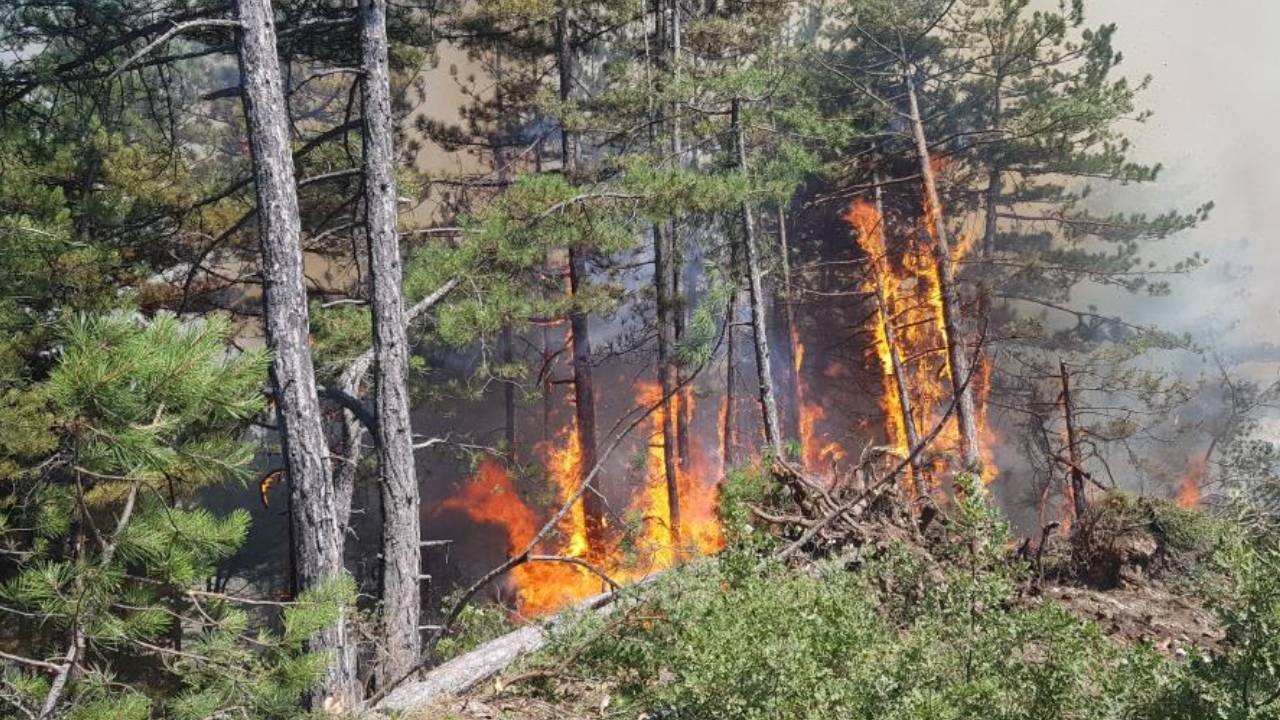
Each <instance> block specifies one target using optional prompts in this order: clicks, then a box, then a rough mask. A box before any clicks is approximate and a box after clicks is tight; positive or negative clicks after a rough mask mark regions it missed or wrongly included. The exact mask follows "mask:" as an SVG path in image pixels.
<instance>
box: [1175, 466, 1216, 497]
mask: <svg viewBox="0 0 1280 720" xmlns="http://www.w3.org/2000/svg"><path fill="white" fill-rule="evenodd" d="M1208 476H1209V463H1208V461H1207V460H1206V459H1205V458H1204V456H1198V457H1193V458H1190V459H1189V460H1188V461H1187V472H1186V474H1185V475H1183V476H1182V481H1181V482H1180V483H1179V484H1178V494H1177V496H1176V497H1175V498H1174V502H1175V503H1177V505H1178V507H1180V508H1183V509H1185V510H1195V509H1197V508H1199V507H1200V493H1201V488H1202V487H1203V486H1204V481H1205V478H1207V477H1208Z"/></svg>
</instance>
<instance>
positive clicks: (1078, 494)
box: [1058, 360, 1089, 520]
mask: <svg viewBox="0 0 1280 720" xmlns="http://www.w3.org/2000/svg"><path fill="white" fill-rule="evenodd" d="M1058 370H1059V372H1061V373H1062V414H1063V417H1064V418H1065V419H1066V425H1067V458H1068V460H1069V461H1070V463H1071V468H1070V475H1071V502H1072V507H1073V509H1074V510H1075V513H1076V519H1077V520H1078V519H1080V518H1083V517H1084V515H1085V513H1086V512H1088V510H1089V503H1088V500H1087V499H1086V498H1085V496H1084V466H1083V465H1081V459H1080V444H1079V442H1078V438H1077V437H1076V420H1075V410H1074V408H1073V407H1072V405H1071V380H1070V378H1071V376H1070V375H1069V374H1068V373H1067V363H1066V362H1065V361H1063V360H1059V361H1058Z"/></svg>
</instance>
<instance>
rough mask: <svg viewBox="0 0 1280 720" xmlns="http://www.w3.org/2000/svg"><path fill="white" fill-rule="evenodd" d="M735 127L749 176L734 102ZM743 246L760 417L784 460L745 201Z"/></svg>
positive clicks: (737, 105) (737, 100)
mask: <svg viewBox="0 0 1280 720" xmlns="http://www.w3.org/2000/svg"><path fill="white" fill-rule="evenodd" d="M731 127H732V134H733V142H734V146H735V148H734V149H735V152H736V153H737V161H738V169H739V171H741V172H742V174H743V175H746V174H747V145H746V140H745V139H744V137H743V130H742V100H741V99H740V98H736V97H735V98H734V99H733V105H732V108H731ZM742 246H743V249H744V250H745V251H746V262H747V289H748V294H749V296H750V300H751V330H752V336H753V338H754V341H755V342H754V347H755V354H756V375H757V380H758V381H759V386H760V414H761V416H762V419H763V420H764V439H765V442H766V443H767V444H768V445H769V447H770V449H772V450H773V453H774V455H775V456H776V457H782V435H781V433H780V432H779V428H778V404H777V401H776V400H775V399H774V392H773V370H772V368H771V366H770V363H769V333H768V327H767V323H766V321H765V312H764V287H763V282H762V281H761V277H760V275H761V273H760V257H759V252H758V251H757V248H756V224H755V218H754V216H753V215H752V212H751V201H750V200H749V199H746V198H744V199H743V201H742Z"/></svg>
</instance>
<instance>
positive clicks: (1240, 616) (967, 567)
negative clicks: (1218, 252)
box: [533, 475, 1280, 720]
mask: <svg viewBox="0 0 1280 720" xmlns="http://www.w3.org/2000/svg"><path fill="white" fill-rule="evenodd" d="M758 480H759V477H758V476H745V475H739V476H738V478H737V482H736V484H735V483H731V484H730V485H729V487H728V488H727V490H726V503H725V506H726V518H725V525H726V528H727V529H728V530H729V532H730V536H731V538H732V539H733V544H732V545H731V546H730V548H729V549H728V550H726V552H725V553H724V554H723V555H722V556H721V558H719V559H718V560H713V561H704V562H699V563H695V564H692V565H689V566H687V567H684V568H681V569H678V570H676V571H673V572H671V573H669V574H668V575H667V576H665V577H664V578H663V579H662V580H661V581H660V583H659V584H658V585H657V587H656V588H654V589H653V590H651V591H649V592H647V593H646V594H645V596H644V599H643V600H639V601H632V602H631V603H629V604H623V605H622V606H621V607H619V608H618V609H617V610H615V611H614V612H613V613H610V614H603V615H584V616H583V617H582V618H581V619H580V620H578V621H577V622H576V623H573V624H571V625H570V628H569V629H568V630H566V631H564V632H563V633H561V634H560V635H559V636H558V637H557V638H556V640H555V642H554V643H553V646H552V648H551V650H550V652H549V653H546V654H544V655H543V656H541V657H540V658H539V659H537V660H536V661H535V664H537V665H541V666H543V669H544V671H546V672H544V676H546V677H556V678H559V679H561V680H563V679H564V678H566V677H567V678H570V679H574V680H581V681H585V682H590V683H592V684H593V685H601V684H605V685H608V686H609V687H611V688H612V693H613V703H614V704H613V707H612V709H611V710H610V712H611V713H615V712H616V713H617V714H619V716H621V717H644V718H651V719H654V720H656V719H658V718H667V719H670V720H772V719H778V720H782V719H787V720H791V719H806V718H812V719H814V720H818V719H819V718H822V719H826V718H837V717H845V718H868V719H873V720H874V719H880V718H884V719H889V718H894V719H919V720H925V719H926V718H927V719H929V720H946V719H950V718H954V719H956V720H959V719H964V718H974V719H978V718H981V720H1005V719H1007V720H1022V719H1026V720H1045V719H1049V718H1080V719H1082V720H1083V719H1084V718H1089V719H1090V720H1099V719H1107V718H1116V719H1119V718H1126V719H1132V720H1157V719H1158V718H1159V719H1165V718H1169V719H1183V720H1193V719H1200V718H1228V719H1231V720H1237V719H1238V720H1255V719H1260V718H1276V717H1280V704H1278V703H1277V699H1278V698H1280V691H1277V689H1276V688H1278V687H1280V684H1278V682H1277V681H1280V677H1277V674H1276V672H1277V667H1280V632H1277V630H1280V565H1278V563H1277V558H1280V555H1277V553H1276V550H1275V549H1274V547H1272V546H1270V545H1268V544H1267V543H1265V542H1262V543H1260V542H1257V541H1256V540H1251V539H1249V538H1244V537H1243V536H1237V537H1236V539H1235V540H1234V541H1231V542H1223V543H1220V548H1219V551H1218V552H1217V554H1216V555H1215V556H1214V562H1215V563H1216V564H1217V566H1218V570H1219V572H1218V573H1216V574H1215V577H1217V578H1219V583H1220V587H1217V588H1216V590H1215V593H1216V598H1215V604H1214V607H1215V609H1216V610H1217V611H1218V612H1219V615H1220V616H1221V617H1222V620H1223V623H1224V626H1225V627H1226V629H1227V640H1226V642H1225V643H1224V645H1223V646H1222V647H1221V648H1220V649H1219V650H1218V651H1217V652H1216V654H1210V653H1209V652H1208V651H1206V650H1203V649H1200V648H1195V647H1190V648H1187V650H1188V654H1187V658H1186V659H1175V658H1168V657H1165V656H1162V655H1161V654H1160V653H1158V652H1156V650H1155V649H1153V648H1152V647H1150V646H1148V645H1145V644H1137V645H1130V646H1125V645H1122V644H1120V643H1118V642H1116V641H1113V640H1112V639H1111V638H1109V637H1107V636H1106V635H1105V634H1104V633H1103V632H1102V631H1101V630H1100V629H1099V628H1098V627H1097V626H1096V625H1094V624H1093V623H1091V622H1089V621H1087V620H1084V619H1081V618H1080V617H1078V616H1076V615H1074V614H1073V613H1071V612H1070V611H1069V610H1068V609H1066V608H1065V607H1063V606H1061V605H1058V604H1055V603H1052V602H1047V603H1042V604H1039V605H1036V606H1028V605H1027V604H1025V603H1019V602H1017V593H1018V589H1019V587H1020V586H1021V585H1022V583H1023V581H1024V580H1025V579H1026V573H1027V569H1026V568H1025V567H1023V566H1021V565H1020V564H1017V563H1011V562H1010V560H1009V557H1010V553H1009V546H1010V543H1009V538H1008V530H1007V527H1006V526H1005V525H1004V523H1003V522H1001V521H1000V520H999V519H998V517H997V516H996V514H995V513H994V511H992V510H991V509H990V507H989V506H988V504H987V502H986V500H985V497H984V494H983V493H982V492H981V491H978V490H976V489H975V487H974V485H973V484H972V483H970V484H969V485H968V488H969V490H970V492H969V494H968V499H967V500H962V501H959V502H957V503H955V504H954V505H953V506H952V508H951V516H952V523H951V524H950V525H949V526H948V533H949V537H948V538H947V543H946V545H945V547H946V548H948V550H947V552H945V553H944V554H945V555H946V557H943V558H938V557H933V556H927V555H925V554H923V553H921V552H918V550H916V549H913V548H910V547H906V546H892V547H889V548H887V549H885V550H884V551H883V552H880V553H878V554H877V555H876V556H875V557H874V558H872V559H870V560H868V561H866V562H863V563H860V564H859V566H858V567H857V568H856V569H853V570H850V569H849V568H846V567H843V566H841V565H839V564H835V563H827V564H819V565H809V566H806V567H799V568H797V567H787V566H783V565H782V564H779V563H777V562H774V561H772V560H769V559H768V554H767V553H765V552H762V551H761V548H762V546H763V545H765V544H767V542H766V541H765V540H764V539H763V538H762V537H761V535H762V534H763V533H762V532H761V531H758V530H755V529H753V528H752V526H751V523H750V520H749V515H748V514H747V513H745V512H743V508H745V507H746V505H745V503H747V502H756V501H759V500H761V499H763V498H764V495H763V494H764V493H767V492H768V489H767V487H766V486H765V485H764V484H762V483H760V482H758ZM1147 510H1149V509H1147ZM1157 511H1158V512H1161V513H1163V512H1164V511H1165V509H1164V508H1159V509H1158V510H1157ZM1144 512H1146V510H1144ZM735 513H736V514H735ZM1170 518H1172V520H1171V519H1170ZM1197 523H1198V521H1197V520H1195V519H1194V518H1191V517H1190V516H1187V515H1181V514H1176V515H1172V516H1168V517H1164V518H1163V519H1162V520H1161V524H1162V525H1165V526H1168V527H1170V528H1173V527H1174V526H1175V525H1176V530H1174V531H1175V532H1177V533H1179V534H1182V533H1183V532H1185V533H1186V536H1185V537H1181V538H1180V539H1182V540H1186V541H1187V542H1191V539H1193V538H1192V537H1191V536H1195V535H1197V532H1198V531H1200V530H1203V528H1202V527H1200V526H1199V525H1198V524H1197ZM1197 542H1198V541H1197ZM935 554H936V553H935ZM535 674H536V673H535ZM555 687H564V685H563V684H557V685H552V684H543V685H541V686H538V685H536V684H535V686H534V690H533V691H534V692H543V693H554V692H555Z"/></svg>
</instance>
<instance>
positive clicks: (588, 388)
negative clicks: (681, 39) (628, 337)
mask: <svg viewBox="0 0 1280 720" xmlns="http://www.w3.org/2000/svg"><path fill="white" fill-rule="evenodd" d="M572 22H573V17H572V13H571V12H570V9H569V5H568V3H567V2H565V1H563V0H562V2H561V3H560V6H559V8H558V10H557V13H556V69H557V71H558V72H559V80H560V101H561V102H562V103H565V102H568V101H569V98H570V96H571V95H572V90H573V64H574V51H573V37H572ZM560 163H561V171H562V172H563V173H564V176H565V178H566V179H568V180H569V182H571V183H572V182H574V180H575V179H576V178H577V175H578V137H577V133H575V132H573V131H571V130H570V129H569V128H567V127H564V126H561V129H560ZM586 277H587V262H586V258H584V257H583V256H582V253H581V252H580V251H578V250H576V249H574V248H570V249H569V292H570V293H571V294H572V295H573V296H574V297H575V298H576V297H577V296H578V294H579V292H580V291H581V289H582V283H583V282H584V280H585V279H586ZM569 332H570V334H571V339H570V341H571V343H572V346H573V407H574V417H575V420H576V422H577V426H578V457H579V458H581V462H580V464H579V468H578V470H579V478H578V479H579V482H586V481H587V478H588V476H589V475H590V474H591V470H592V469H593V468H595V466H596V459H597V454H596V452H597V451H596V449H597V439H596V394H595V386H594V384H593V383H592V378H591V324H590V319H589V318H588V317H587V314H586V313H585V312H583V311H582V310H581V309H580V308H578V307H577V306H575V307H574V309H572V310H571V311H570V312H569ZM582 511H583V515H585V516H586V523H587V543H588V545H589V546H590V550H591V552H592V553H598V552H602V551H603V548H604V543H605V535H604V527H605V526H604V499H603V498H602V497H601V496H600V493H599V492H598V491H597V490H596V488H594V487H591V488H588V489H587V491H586V492H585V493H583V495H582Z"/></svg>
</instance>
